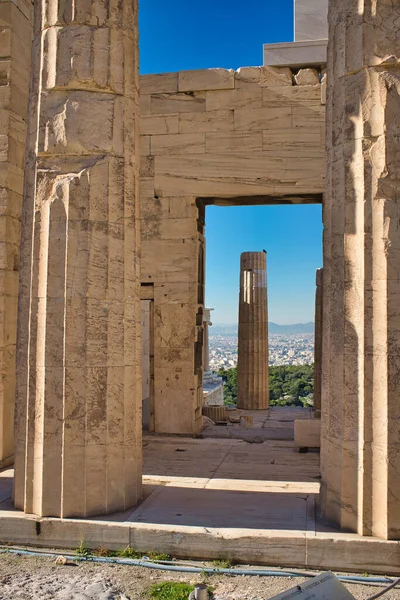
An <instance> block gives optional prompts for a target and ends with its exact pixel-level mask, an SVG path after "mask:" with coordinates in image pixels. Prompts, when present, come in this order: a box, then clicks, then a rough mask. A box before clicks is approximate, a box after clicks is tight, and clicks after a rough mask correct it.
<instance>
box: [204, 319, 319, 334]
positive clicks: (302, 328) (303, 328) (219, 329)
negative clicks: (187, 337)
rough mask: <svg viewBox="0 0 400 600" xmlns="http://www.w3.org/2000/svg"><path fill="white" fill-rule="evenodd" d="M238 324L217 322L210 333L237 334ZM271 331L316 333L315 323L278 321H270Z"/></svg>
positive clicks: (269, 327)
mask: <svg viewBox="0 0 400 600" xmlns="http://www.w3.org/2000/svg"><path fill="white" fill-rule="evenodd" d="M237 332H238V326H237V324H236V323H234V324H232V325H225V324H224V323H215V325H213V326H212V327H211V328H210V335H213V334H214V335H237ZM268 332H269V333H281V334H286V335H293V334H296V333H314V323H312V322H309V323H295V324H294V325H278V324H277V323H272V322H269V323H268Z"/></svg>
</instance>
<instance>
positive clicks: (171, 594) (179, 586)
mask: <svg viewBox="0 0 400 600" xmlns="http://www.w3.org/2000/svg"><path fill="white" fill-rule="evenodd" d="M193 590H194V586H193V585H189V584H188V583H180V582H176V581H163V582H161V583H155V584H154V585H152V586H151V588H150V589H149V590H148V594H149V596H148V597H149V598H156V600H187V599H188V597H189V594H190V592H193Z"/></svg>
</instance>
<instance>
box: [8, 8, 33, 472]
mask: <svg viewBox="0 0 400 600" xmlns="http://www.w3.org/2000/svg"><path fill="white" fill-rule="evenodd" d="M32 22H33V2H31V1H30V0H14V1H2V2H0V290H1V291H0V467H1V466H6V465H7V464H10V463H11V462H12V460H13V453H14V396H15V345H16V331H17V302H18V277H19V245H20V238H21V211H22V193H23V182H24V160H25V142H26V133H27V115H28V95H29V80H30V65H31V41H32Z"/></svg>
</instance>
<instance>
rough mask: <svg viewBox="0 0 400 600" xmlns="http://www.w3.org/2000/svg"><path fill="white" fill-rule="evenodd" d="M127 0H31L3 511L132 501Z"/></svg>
mask: <svg viewBox="0 0 400 600" xmlns="http://www.w3.org/2000/svg"><path fill="white" fill-rule="evenodd" d="M137 12H138V9H137V2H136V0H121V2H119V3H115V2H112V1H111V0H63V1H62V2H60V1H58V0H40V1H38V2H35V39H34V42H33V67H32V68H33V73H32V83H31V97H30V115H29V129H28V154H27V164H26V171H25V177H26V180H25V192H24V203H23V230H22V257H21V259H22V263H21V277H20V291H19V308H18V342H17V400H16V463H15V490H14V497H15V506H16V507H17V508H19V509H22V510H24V511H25V512H27V513H35V514H38V515H41V516H56V517H88V516H91V515H99V514H109V513H112V512H114V511H121V510H124V509H126V508H128V507H130V506H133V505H135V504H136V503H137V502H138V500H139V499H140V496H141V403H142V397H141V343H140V305H139V270H138V261H139V259H138V251H139V235H138V228H137V227H138V226H137V222H138V214H137V207H138V200H139V198H138V181H139V178H138V160H137V157H138V154H139V136H138V133H139V132H138V48H137V39H138V30H137V16H138V15H137Z"/></svg>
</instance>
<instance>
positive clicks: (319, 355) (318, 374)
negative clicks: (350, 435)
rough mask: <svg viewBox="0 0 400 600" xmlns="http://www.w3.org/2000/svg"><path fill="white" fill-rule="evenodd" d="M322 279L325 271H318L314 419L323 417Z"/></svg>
mask: <svg viewBox="0 0 400 600" xmlns="http://www.w3.org/2000/svg"><path fill="white" fill-rule="evenodd" d="M322 278H323V269H317V273H316V282H315V283H316V288H315V328H314V417H316V418H319V417H320V416H321V374H322V373H321V371H322V362H321V361H322Z"/></svg>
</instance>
